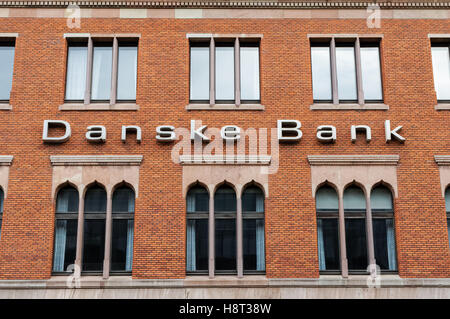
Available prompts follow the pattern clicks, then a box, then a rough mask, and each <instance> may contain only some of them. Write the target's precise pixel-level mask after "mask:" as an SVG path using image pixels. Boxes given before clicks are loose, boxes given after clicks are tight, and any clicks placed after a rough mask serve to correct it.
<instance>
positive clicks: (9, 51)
mask: <svg viewBox="0 0 450 319" xmlns="http://www.w3.org/2000/svg"><path fill="white" fill-rule="evenodd" d="M0 70H1V71H0V100H6V101H8V100H9V94H10V92H11V87H12V78H13V70H14V47H13V46H9V47H7V46H0Z"/></svg>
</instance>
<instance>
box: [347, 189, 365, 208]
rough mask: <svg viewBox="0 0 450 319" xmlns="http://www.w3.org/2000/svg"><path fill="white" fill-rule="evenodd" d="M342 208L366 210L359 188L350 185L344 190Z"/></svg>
mask: <svg viewBox="0 0 450 319" xmlns="http://www.w3.org/2000/svg"><path fill="white" fill-rule="evenodd" d="M344 210H358V211H365V210H366V198H365V196H364V192H363V191H362V189H361V188H359V187H357V186H350V187H348V188H347V189H345V191H344Z"/></svg>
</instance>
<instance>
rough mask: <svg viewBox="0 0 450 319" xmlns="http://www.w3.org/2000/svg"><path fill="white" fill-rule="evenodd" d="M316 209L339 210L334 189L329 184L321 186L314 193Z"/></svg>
mask: <svg viewBox="0 0 450 319" xmlns="http://www.w3.org/2000/svg"><path fill="white" fill-rule="evenodd" d="M316 209H317V210H336V211H337V210H339V200H338V196H337V193H336V191H335V190H334V189H333V188H332V187H330V186H323V187H321V188H320V189H319V190H318V191H317V193H316Z"/></svg>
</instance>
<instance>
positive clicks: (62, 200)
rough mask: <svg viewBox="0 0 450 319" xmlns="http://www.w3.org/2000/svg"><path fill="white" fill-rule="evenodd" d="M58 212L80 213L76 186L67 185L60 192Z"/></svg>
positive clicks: (57, 204) (57, 203) (57, 201)
mask: <svg viewBox="0 0 450 319" xmlns="http://www.w3.org/2000/svg"><path fill="white" fill-rule="evenodd" d="M56 212H57V213H78V191H77V190H76V189H75V188H73V187H65V188H63V189H61V190H60V191H59V192H58V198H57V199H56Z"/></svg>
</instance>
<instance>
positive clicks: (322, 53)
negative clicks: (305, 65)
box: [311, 47, 332, 101]
mask: <svg viewBox="0 0 450 319" xmlns="http://www.w3.org/2000/svg"><path fill="white" fill-rule="evenodd" d="M311 69H312V86H313V99H314V100H317V101H319V100H326V101H330V100H332V91H331V64H330V48H329V47H311Z"/></svg>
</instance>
